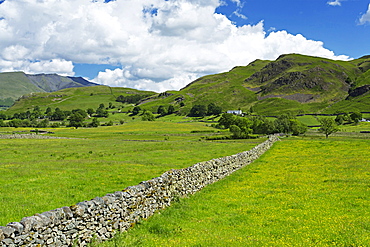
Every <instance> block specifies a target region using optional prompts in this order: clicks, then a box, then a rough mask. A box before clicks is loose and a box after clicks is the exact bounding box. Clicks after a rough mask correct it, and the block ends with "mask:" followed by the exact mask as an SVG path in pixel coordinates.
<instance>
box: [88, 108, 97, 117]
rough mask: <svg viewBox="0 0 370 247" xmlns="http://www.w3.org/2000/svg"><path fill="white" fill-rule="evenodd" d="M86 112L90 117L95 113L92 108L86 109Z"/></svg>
mask: <svg viewBox="0 0 370 247" xmlns="http://www.w3.org/2000/svg"><path fill="white" fill-rule="evenodd" d="M86 112H87V114H89V115H90V116H92V115H93V114H94V113H95V111H94V109H93V108H88V109H87V110H86Z"/></svg>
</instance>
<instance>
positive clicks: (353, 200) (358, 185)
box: [0, 115, 370, 247]
mask: <svg viewBox="0 0 370 247" xmlns="http://www.w3.org/2000/svg"><path fill="white" fill-rule="evenodd" d="M121 116H125V115H121ZM117 119H118V118H117ZM129 120H130V121H129ZM162 120H164V121H154V122H143V121H140V120H139V119H135V120H132V119H127V121H128V122H126V119H125V122H126V123H124V124H123V125H114V126H101V127H98V128H79V129H74V128H55V129H48V130H49V131H52V132H54V134H48V135H46V136H49V137H63V138H64V139H0V153H1V158H0V174H1V176H0V184H1V185H2V186H0V194H1V197H0V225H6V224H7V223H9V222H12V221H20V220H21V219H22V218H23V217H26V216H31V215H33V214H35V213H41V212H44V211H48V210H52V209H55V208H58V207H62V206H70V205H73V204H75V203H77V202H81V201H84V200H89V199H92V198H94V197H96V196H103V195H105V194H107V193H111V192H114V191H119V190H122V189H124V188H126V187H127V186H131V185H136V184H138V183H139V182H141V181H145V180H149V179H151V178H153V177H157V176H160V175H161V174H162V173H164V172H165V171H168V170H170V169H179V168H184V167H188V166H191V165H193V164H195V163H197V162H200V161H205V160H210V159H213V158H218V157H223V156H227V155H231V154H235V153H238V152H242V151H246V150H249V149H251V148H252V147H253V146H255V145H257V144H259V143H261V142H263V141H264V140H266V139H265V138H261V139H252V140H222V141H206V140H205V139H204V137H205V136H207V135H211V136H212V135H225V134H228V133H227V132H219V130H217V129H214V128H211V127H209V126H208V125H210V123H209V122H208V123H207V122H197V119H196V118H181V119H180V118H178V117H177V118H174V117H171V116H167V117H165V118H163V119H162ZM179 120H181V121H179ZM300 120H301V121H305V122H307V123H312V124H313V123H314V122H315V121H316V119H315V118H313V117H310V116H304V117H303V118H302V119H300ZM29 130H30V129H27V128H16V129H15V128H1V129H0V135H1V134H12V133H14V132H17V133H27V132H28V131H29ZM369 130H370V124H369V123H360V124H359V125H346V126H342V129H341V131H340V132H338V133H334V134H332V135H330V136H329V138H328V139H325V136H324V135H323V134H321V133H319V132H318V131H317V130H314V129H311V130H309V131H308V132H307V133H306V134H305V135H304V136H302V137H282V138H281V140H282V141H280V142H277V143H275V144H274V146H273V147H272V148H271V149H270V150H269V151H267V152H266V153H265V154H264V155H263V156H262V157H261V158H259V159H258V160H257V161H255V162H253V163H252V164H250V165H249V166H247V167H245V168H243V169H241V170H239V171H237V172H235V173H234V174H232V175H231V176H229V177H227V178H225V179H223V180H221V181H219V182H217V183H215V184H212V185H209V186H207V187H206V188H204V189H203V190H202V191H200V192H199V193H197V194H195V195H192V196H190V197H188V198H180V199H179V200H178V201H177V202H176V203H174V204H173V205H172V206H171V207H170V208H167V209H166V210H163V211H161V212H160V213H157V214H156V215H154V216H153V217H151V218H149V219H148V220H143V221H141V222H140V223H138V224H136V225H135V226H134V227H133V228H132V229H130V230H129V231H128V232H126V233H122V234H118V235H117V236H116V237H115V238H114V239H112V240H110V241H107V242H104V243H96V244H92V246H103V247H104V246H369V245H370V237H369V236H370V187H369V184H370V169H369V164H370V156H369V149H368V147H369V144H370V134H362V133H360V131H369Z"/></svg>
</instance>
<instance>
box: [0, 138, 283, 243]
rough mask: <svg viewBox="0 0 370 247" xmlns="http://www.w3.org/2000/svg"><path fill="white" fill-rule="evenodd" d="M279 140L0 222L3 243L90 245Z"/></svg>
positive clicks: (215, 178)
mask: <svg viewBox="0 0 370 247" xmlns="http://www.w3.org/2000/svg"><path fill="white" fill-rule="evenodd" d="M277 140H279V139H278V138H277V137H276V136H271V137H269V139H268V140H266V141H265V142H263V143H261V144H259V145H258V146H256V147H254V148H253V149H251V150H249V151H246V152H242V153H239V154H235V155H231V156H227V157H223V158H219V159H213V160H210V161H205V162H200V163H197V164H195V165H193V166H190V167H188V168H184V169H178V170H170V171H167V172H165V173H164V174H162V175H161V176H160V177H156V178H153V179H151V180H148V181H144V182H141V183H140V184H138V185H136V186H130V187H127V188H126V189H124V190H123V191H117V192H114V193H112V194H107V195H105V196H103V197H96V198H94V199H92V200H90V201H84V202H80V203H77V204H76V205H73V206H70V207H62V208H58V209H55V210H51V211H48V212H44V213H41V214H35V215H34V216H31V217H26V218H23V219H22V220H21V221H20V222H11V223H9V224H7V226H6V227H3V226H0V243H1V245H2V246H9V247H10V246H72V245H74V244H75V245H76V246H86V245H87V243H89V242H91V240H92V239H93V238H95V239H97V240H99V241H100V240H107V239H109V238H112V237H113V236H114V234H115V233H116V232H118V231H126V230H127V229H129V228H130V227H132V226H133V225H134V224H135V223H136V222H138V221H139V220H141V219H145V218H148V217H150V216H151V215H153V214H154V213H155V212H156V211H158V210H160V209H164V208H166V207H168V206H170V204H171V201H173V200H174V199H175V198H177V197H181V196H185V195H189V194H194V193H195V192H197V191H199V190H201V189H202V188H203V187H205V186H207V185H208V184H211V183H214V182H216V181H218V180H220V179H222V178H224V177H226V176H228V175H230V174H231V173H232V172H234V171H236V170H238V169H240V168H242V167H244V166H246V165H248V164H249V163H251V162H252V161H254V160H256V159H257V158H258V157H259V156H260V155H262V154H263V153H264V152H265V151H266V150H268V149H269V148H270V147H271V146H272V145H273V143H274V142H275V141H277Z"/></svg>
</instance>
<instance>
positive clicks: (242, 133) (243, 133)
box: [216, 113, 308, 139]
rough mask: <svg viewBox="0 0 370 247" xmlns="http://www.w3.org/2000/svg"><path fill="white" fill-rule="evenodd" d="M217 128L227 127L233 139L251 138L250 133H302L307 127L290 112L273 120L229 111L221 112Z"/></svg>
mask: <svg viewBox="0 0 370 247" xmlns="http://www.w3.org/2000/svg"><path fill="white" fill-rule="evenodd" d="M216 127H217V128H221V129H229V130H230V132H231V133H232V137H233V138H235V139H242V138H251V137H252V134H263V135H268V134H275V133H284V134H292V135H300V134H304V133H305V132H306V131H307V129H308V127H307V126H306V125H305V124H303V123H301V122H300V121H298V120H297V119H296V118H295V116H293V115H291V114H283V115H280V116H279V117H278V118H276V119H275V120H270V119H267V118H266V117H262V116H245V117H241V116H237V115H234V114H231V113H224V114H222V116H221V118H220V119H219V121H218V124H217V125H216Z"/></svg>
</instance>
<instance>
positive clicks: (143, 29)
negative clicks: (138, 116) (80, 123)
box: [0, 0, 370, 92]
mask: <svg viewBox="0 0 370 247" xmlns="http://www.w3.org/2000/svg"><path fill="white" fill-rule="evenodd" d="M369 40H370V0H328V1H324V0H323V1H322V0H279V1H272V0H244V1H243V0H222V1H219V0H207V1H202V0H167V1H165V0H114V1H109V0H94V1H91V0H44V1H38V0H5V1H3V0H0V71H1V72H5V71H24V72H26V73H30V74H37V73H58V74H61V75H68V76H82V77H85V78H87V79H89V80H92V81H94V82H97V83H100V84H105V85H110V86H122V87H130V88H137V89H143V90H153V91H158V92H163V91H165V90H178V89H180V88H182V87H184V86H185V85H187V84H188V83H190V82H191V81H192V80H195V79H197V78H199V77H200V76H203V75H207V74H214V73H220V72H224V71H228V70H230V69H231V68H233V67H234V66H238V65H247V64H248V63H250V62H252V61H253V60H255V59H269V60H273V59H276V58H277V57H278V56H279V55H281V54H286V53H301V54H306V55H312V56H321V57H326V58H330V59H341V60H348V59H352V58H358V57H361V56H363V55H369V54H370V50H369V48H370V46H369V45H368V43H369Z"/></svg>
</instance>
